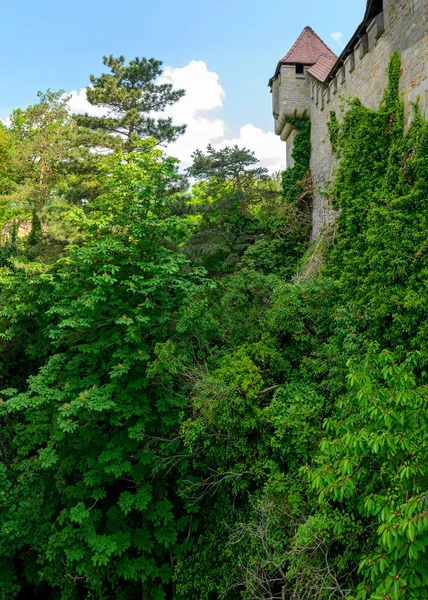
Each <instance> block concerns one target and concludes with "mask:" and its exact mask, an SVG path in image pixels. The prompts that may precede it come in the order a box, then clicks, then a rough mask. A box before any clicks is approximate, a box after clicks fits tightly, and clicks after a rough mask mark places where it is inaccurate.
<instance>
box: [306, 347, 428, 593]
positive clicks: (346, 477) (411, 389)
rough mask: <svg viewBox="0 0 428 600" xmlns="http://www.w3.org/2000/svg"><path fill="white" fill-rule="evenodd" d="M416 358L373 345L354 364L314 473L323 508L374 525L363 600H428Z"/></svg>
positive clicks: (369, 530) (327, 424)
mask: <svg viewBox="0 0 428 600" xmlns="http://www.w3.org/2000/svg"><path fill="white" fill-rule="evenodd" d="M416 358H417V357H416V356H415V355H409V356H408V357H407V359H406V360H405V361H404V362H403V363H402V364H399V363H398V362H397V360H396V357H395V356H394V354H393V353H392V352H389V351H386V350H385V351H383V352H379V347H378V345H373V346H372V347H371V348H370V350H369V352H368V354H367V356H366V358H365V360H364V362H363V363H362V364H358V363H357V362H356V361H355V360H350V361H349V362H348V367H349V372H348V376H347V380H348V393H347V395H346V396H344V397H343V398H341V399H340V401H338V402H337V404H336V408H335V411H334V413H333V415H332V416H331V417H330V418H329V419H327V420H325V421H324V428H325V430H326V433H327V437H326V438H325V439H324V440H323V441H322V442H321V444H320V453H319V455H318V456H316V457H315V460H314V463H315V465H317V463H318V465H319V466H316V467H315V468H313V469H309V470H308V476H309V479H310V481H311V483H312V485H313V487H314V488H315V489H316V490H317V494H318V499H319V503H320V505H322V504H323V503H326V502H327V503H331V504H332V505H333V506H334V505H336V504H338V503H339V504H342V505H344V507H345V510H346V511H347V512H348V513H349V514H353V515H355V514H356V513H357V514H359V515H361V518H363V519H365V520H366V523H367V525H366V528H365V535H364V538H365V539H364V538H363V539H362V540H361V552H362V553H364V554H363V557H362V560H361V561H360V565H359V574H360V576H361V579H362V581H361V583H360V584H359V585H358V586H357V587H356V589H355V590H354V594H353V595H355V597H356V598H363V599H365V598H373V599H374V598H384V597H387V595H390V597H391V598H420V597H425V594H426V589H427V582H428V562H427V558H426V556H427V555H426V549H427V546H428V517H427V502H426V499H427V491H428V489H427V486H428V470H427V464H428V453H427V448H428V443H427V439H426V431H427V423H426V410H425V405H426V386H424V387H419V386H418V385H417V382H416V378H415V375H414V367H415V365H416Z"/></svg>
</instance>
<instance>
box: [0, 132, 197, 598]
mask: <svg viewBox="0 0 428 600" xmlns="http://www.w3.org/2000/svg"><path fill="white" fill-rule="evenodd" d="M153 145H154V142H146V143H145V144H144V146H141V147H140V148H139V151H138V153H131V154H127V155H126V157H125V156H124V155H118V156H115V157H111V158H110V159H108V164H107V166H106V168H105V170H104V172H103V174H102V176H101V185H102V188H103V194H102V195H101V196H100V197H99V198H98V199H97V200H96V201H95V202H93V203H92V205H91V207H89V210H86V211H83V210H82V211H81V213H80V215H79V218H80V222H81V229H82V235H83V236H84V237H83V240H82V242H81V244H80V245H79V246H74V247H71V248H70V250H69V254H68V255H67V256H66V257H65V258H63V259H62V260H60V261H59V262H57V263H56V264H55V265H54V266H52V267H51V268H50V269H49V270H48V271H45V272H44V273H42V275H41V276H37V275H36V274H34V270H33V273H27V276H25V275H23V273H22V271H20V270H18V271H17V272H16V273H15V274H14V273H10V276H9V280H8V282H7V281H5V282H4V288H3V293H4V294H5V295H4V311H3V319H4V322H6V323H7V322H9V324H10V325H11V327H12V333H11V332H10V331H9V334H8V335H9V336H10V335H13V329H14V331H15V333H16V334H19V331H20V330H22V329H23V330H25V331H28V330H30V331H31V321H33V322H34V321H35V320H38V326H37V328H36V329H35V330H34V329H33V330H32V337H31V336H30V337H31V339H29V340H28V342H29V343H28V346H27V350H28V351H29V353H30V354H34V355H37V356H38V358H39V360H41V361H42V367H41V369H40V370H39V371H38V373H37V372H36V373H35V374H34V375H33V376H31V377H30V379H29V383H28V387H27V388H26V389H25V391H24V392H23V393H21V394H17V393H16V390H15V391H10V392H8V397H9V400H7V401H6V402H4V403H3V404H1V406H2V407H3V413H2V414H3V417H4V419H5V420H8V419H9V420H10V419H12V420H14V419H17V420H19V421H20V424H19V426H18V427H17V428H16V430H15V439H14V444H15V445H16V447H18V448H20V451H19V456H16V457H15V459H14V461H13V463H14V466H13V469H12V470H11V471H9V475H10V478H9V480H8V481H6V483H5V486H6V487H5V489H6V490H7V495H8V498H9V501H8V507H9V508H8V509H6V514H5V512H3V515H2V518H1V519H0V522H1V523H2V524H3V525H4V524H6V526H5V528H4V529H3V532H2V533H3V534H2V544H3V545H2V548H1V551H0V555H1V556H2V557H3V563H4V564H5V565H6V566H5V567H4V569H5V572H6V571H8V572H9V571H10V565H11V562H13V559H14V557H15V558H16V556H17V555H16V553H17V552H18V553H19V556H21V557H22V556H23V557H24V559H23V560H24V563H25V567H23V570H24V576H26V577H27V581H29V582H30V583H31V582H39V583H40V582H41V581H47V582H48V583H49V585H50V586H51V587H52V588H59V589H60V590H61V598H75V597H77V596H78V594H79V590H82V593H83V592H84V593H85V594H87V593H90V594H91V597H94V598H105V597H106V595H110V594H111V591H112V590H113V589H114V590H115V594H117V597H123V598H133V597H138V598H141V595H142V594H143V597H144V598H150V599H153V600H158V599H162V598H164V597H165V594H164V590H165V589H166V585H167V584H168V582H169V581H170V579H171V574H172V571H173V567H174V562H175V560H176V557H180V556H181V555H182V554H183V552H184V550H185V547H186V543H187V542H186V539H187V538H188V535H189V531H190V528H191V517H190V514H189V512H188V511H187V509H186V507H185V502H184V501H183V498H180V497H179V495H178V494H177V486H176V481H177V479H179V477H180V472H181V469H182V468H183V467H182V466H180V465H181V464H182V465H184V464H185V462H184V463H183V462H181V463H180V462H179V463H178V466H176V460H175V459H174V456H175V454H177V453H179V440H174V438H175V437H176V433H177V428H178V425H177V423H178V420H179V415H180V412H181V411H182V408H183V401H184V400H183V398H182V396H180V395H179V394H177V393H175V389H174V388H175V383H174V380H175V379H174V377H175V376H174V369H173V368H172V369H171V364H170V366H169V372H168V368H166V367H165V371H164V372H162V378H161V380H160V381H159V379H158V376H159V369H160V366H159V365H160V364H161V363H162V355H163V353H164V354H165V353H167V351H168V349H171V348H172V349H174V338H175V333H174V332H175V331H176V329H175V320H176V317H177V311H178V310H179V308H180V307H181V306H182V305H183V304H184V303H185V298H186V296H187V294H188V292H189V291H190V290H191V289H192V288H193V287H195V286H197V284H198V282H199V280H200V278H201V276H202V275H203V274H201V273H200V272H199V273H198V272H195V271H192V270H191V269H190V268H189V266H188V260H187V259H186V257H185V256H184V254H183V253H180V252H177V246H178V245H179V244H180V243H181V241H182V239H183V237H184V236H185V235H186V232H187V225H186V221H185V220H184V219H182V218H180V217H177V216H171V214H170V211H169V204H170V203H171V202H172V197H173V195H174V189H175V182H176V179H177V177H178V176H177V175H176V171H175V161H174V159H170V158H167V159H164V158H163V157H162V153H161V151H160V150H155V149H153ZM6 284H7V286H6ZM34 294H35V295H34ZM7 295H9V298H10V299H11V302H10V304H8V303H7V299H6V296H7ZM18 297H19V298H22V299H23V300H22V301H19V300H18ZM12 298H14V299H15V300H14V301H13V302H12ZM24 298H25V300H24ZM35 298H37V300H36V302H35ZM17 300H18V302H20V304H19V306H20V308H18V306H17V304H16V301H17ZM12 306H14V308H12ZM29 307H32V311H33V312H31V309H29ZM15 309H16V310H17V312H15V313H14V310H15ZM6 335H7V334H6ZM179 345H180V344H179V343H178V346H179ZM177 348H178V347H177ZM185 352H186V350H185V349H184V350H183V352H182V353H183V356H184V357H185ZM175 354H176V355H177V356H178V357H179V356H180V350H179V349H177V351H176V352H175ZM183 360H184V358H183ZM168 378H169V380H170V385H166V381H167V379H168ZM159 448H162V449H163V451H164V457H166V460H165V463H164V462H163V461H162V460H159V458H158V451H159ZM171 457H172V459H171ZM171 460H172V462H171ZM165 465H166V466H165ZM28 468H29V471H28V473H27V469H28ZM2 510H3V511H5V505H3V506H2ZM34 523H37V525H36V526H34ZM14 553H15V554H14ZM36 563H38V567H37V569H36V570H35V572H34V574H33V575H31V574H30V571H31V569H32V568H33V567H34V568H35V565H36ZM17 564H18V565H19V564H21V563H20V559H19V558H18V559H17ZM29 565H30V566H29ZM21 574H22V573H21ZM31 577H32V578H33V579H31ZM134 595H135V596H134Z"/></svg>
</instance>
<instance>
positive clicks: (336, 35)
mask: <svg viewBox="0 0 428 600" xmlns="http://www.w3.org/2000/svg"><path fill="white" fill-rule="evenodd" d="M330 37H331V38H332V39H333V40H334V41H335V42H336V43H337V44H338V46H340V48H342V49H343V48H344V47H345V44H344V43H343V42H342V38H343V33H340V31H335V32H334V33H330Z"/></svg>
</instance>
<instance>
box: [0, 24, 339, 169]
mask: <svg viewBox="0 0 428 600" xmlns="http://www.w3.org/2000/svg"><path fill="white" fill-rule="evenodd" d="M333 35H335V34H333ZM340 35H341V34H340ZM159 81H160V83H171V84H172V85H173V87H174V88H175V89H184V90H185V91H186V95H185V96H184V97H183V98H181V99H180V100H179V101H178V102H176V103H175V104H174V105H173V106H169V107H168V108H167V110H166V111H165V112H164V113H162V115H161V116H167V117H172V119H173V122H174V123H175V124H177V125H182V124H186V125H187V129H186V133H185V134H184V135H182V136H181V137H180V138H179V139H178V140H177V141H176V142H174V143H173V144H170V145H169V147H168V149H167V152H168V154H170V155H171V156H175V157H177V158H178V159H180V161H181V168H183V169H184V168H186V167H188V166H189V165H190V164H191V162H192V159H191V155H192V153H193V152H194V151H195V150H197V149H200V150H205V149H206V147H207V145H208V144H212V145H213V146H214V147H216V148H223V147H225V146H226V145H234V144H237V145H238V146H240V147H246V148H248V149H250V150H253V151H254V152H255V155H256V157H257V158H258V159H259V160H260V162H261V164H262V165H263V166H265V167H267V168H268V169H269V171H270V172H274V171H278V170H282V169H284V168H285V144H284V142H281V140H280V139H279V137H277V136H276V135H275V134H274V133H273V132H272V131H268V132H265V131H263V130H262V129H259V128H258V127H255V126H254V125H252V124H251V123H247V124H244V125H242V126H241V129H240V133H239V136H238V137H236V138H233V139H227V137H226V136H227V133H226V132H227V127H226V123H225V122H224V120H223V119H221V118H220V117H219V116H217V115H216V112H215V111H216V110H217V109H219V108H221V107H222V106H223V102H224V99H225V97H226V92H225V90H224V88H223V87H222V85H221V84H220V82H219V75H218V74H217V73H215V72H214V71H209V70H208V68H207V65H206V64H205V62H203V61H191V62H190V63H189V64H188V65H186V66H185V67H180V68H175V67H165V68H164V71H163V73H162V76H161V77H160V80H159ZM68 95H70V96H71V97H70V100H69V102H68V105H69V107H70V111H71V112H73V113H88V114H89V115H91V116H102V115H103V114H106V111H105V109H103V108H100V107H97V106H92V104H90V103H89V102H88V99H87V96H86V88H81V89H80V90H72V91H71V92H69V94H68ZM159 116H160V115H159ZM3 122H5V123H7V122H8V120H6V121H3Z"/></svg>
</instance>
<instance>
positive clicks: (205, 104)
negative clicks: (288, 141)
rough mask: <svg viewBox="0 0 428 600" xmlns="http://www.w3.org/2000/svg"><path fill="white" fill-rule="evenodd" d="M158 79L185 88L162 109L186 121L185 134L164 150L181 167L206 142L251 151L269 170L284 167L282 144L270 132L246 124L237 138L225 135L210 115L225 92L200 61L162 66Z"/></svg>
mask: <svg viewBox="0 0 428 600" xmlns="http://www.w3.org/2000/svg"><path fill="white" fill-rule="evenodd" d="M161 81H164V82H166V83H172V84H173V86H174V88H176V89H180V88H183V89H185V90H186V95H185V96H184V97H183V98H181V100H179V101H178V102H177V103H176V104H175V105H174V106H171V107H169V108H168V109H167V111H165V114H166V115H167V116H170V117H172V118H173V120H174V123H176V124H187V130H186V133H185V134H184V135H182V136H181V137H180V138H179V139H178V140H177V141H176V142H175V143H173V144H170V145H169V147H168V153H169V154H171V155H173V156H176V157H177V158H179V159H180V160H181V163H182V167H183V168H185V167H187V166H189V165H190V164H191V154H192V152H194V151H195V150H197V149H200V150H205V148H206V147H207V145H208V144H212V145H213V146H214V147H215V148H223V147H225V146H227V145H234V144H237V145H238V146H240V147H246V148H248V149H250V150H253V151H254V152H255V154H256V156H257V158H258V159H259V160H260V162H261V163H262V164H263V166H265V167H267V168H268V169H269V171H271V172H273V171H278V170H282V169H284V168H285V144H284V142H281V140H280V139H279V138H278V137H277V136H276V135H275V134H274V133H273V132H264V131H262V129H259V128H258V127H255V126H254V125H252V124H251V123H248V124H246V125H243V126H242V127H241V129H240V134H239V137H237V138H234V139H227V138H226V130H227V128H226V124H225V122H224V120H223V119H220V118H219V117H216V116H215V114H213V112H214V111H215V110H216V109H218V108H220V107H222V106H223V101H224V98H225V96H226V93H225V90H224V89H223V87H222V86H221V84H220V83H219V76H218V74H217V73H215V72H213V71H208V68H207V65H206V64H205V63H204V62H202V61H192V62H190V63H189V64H188V65H186V66H185V67H182V68H173V67H166V68H165V70H164V72H163V74H162V77H161Z"/></svg>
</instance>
